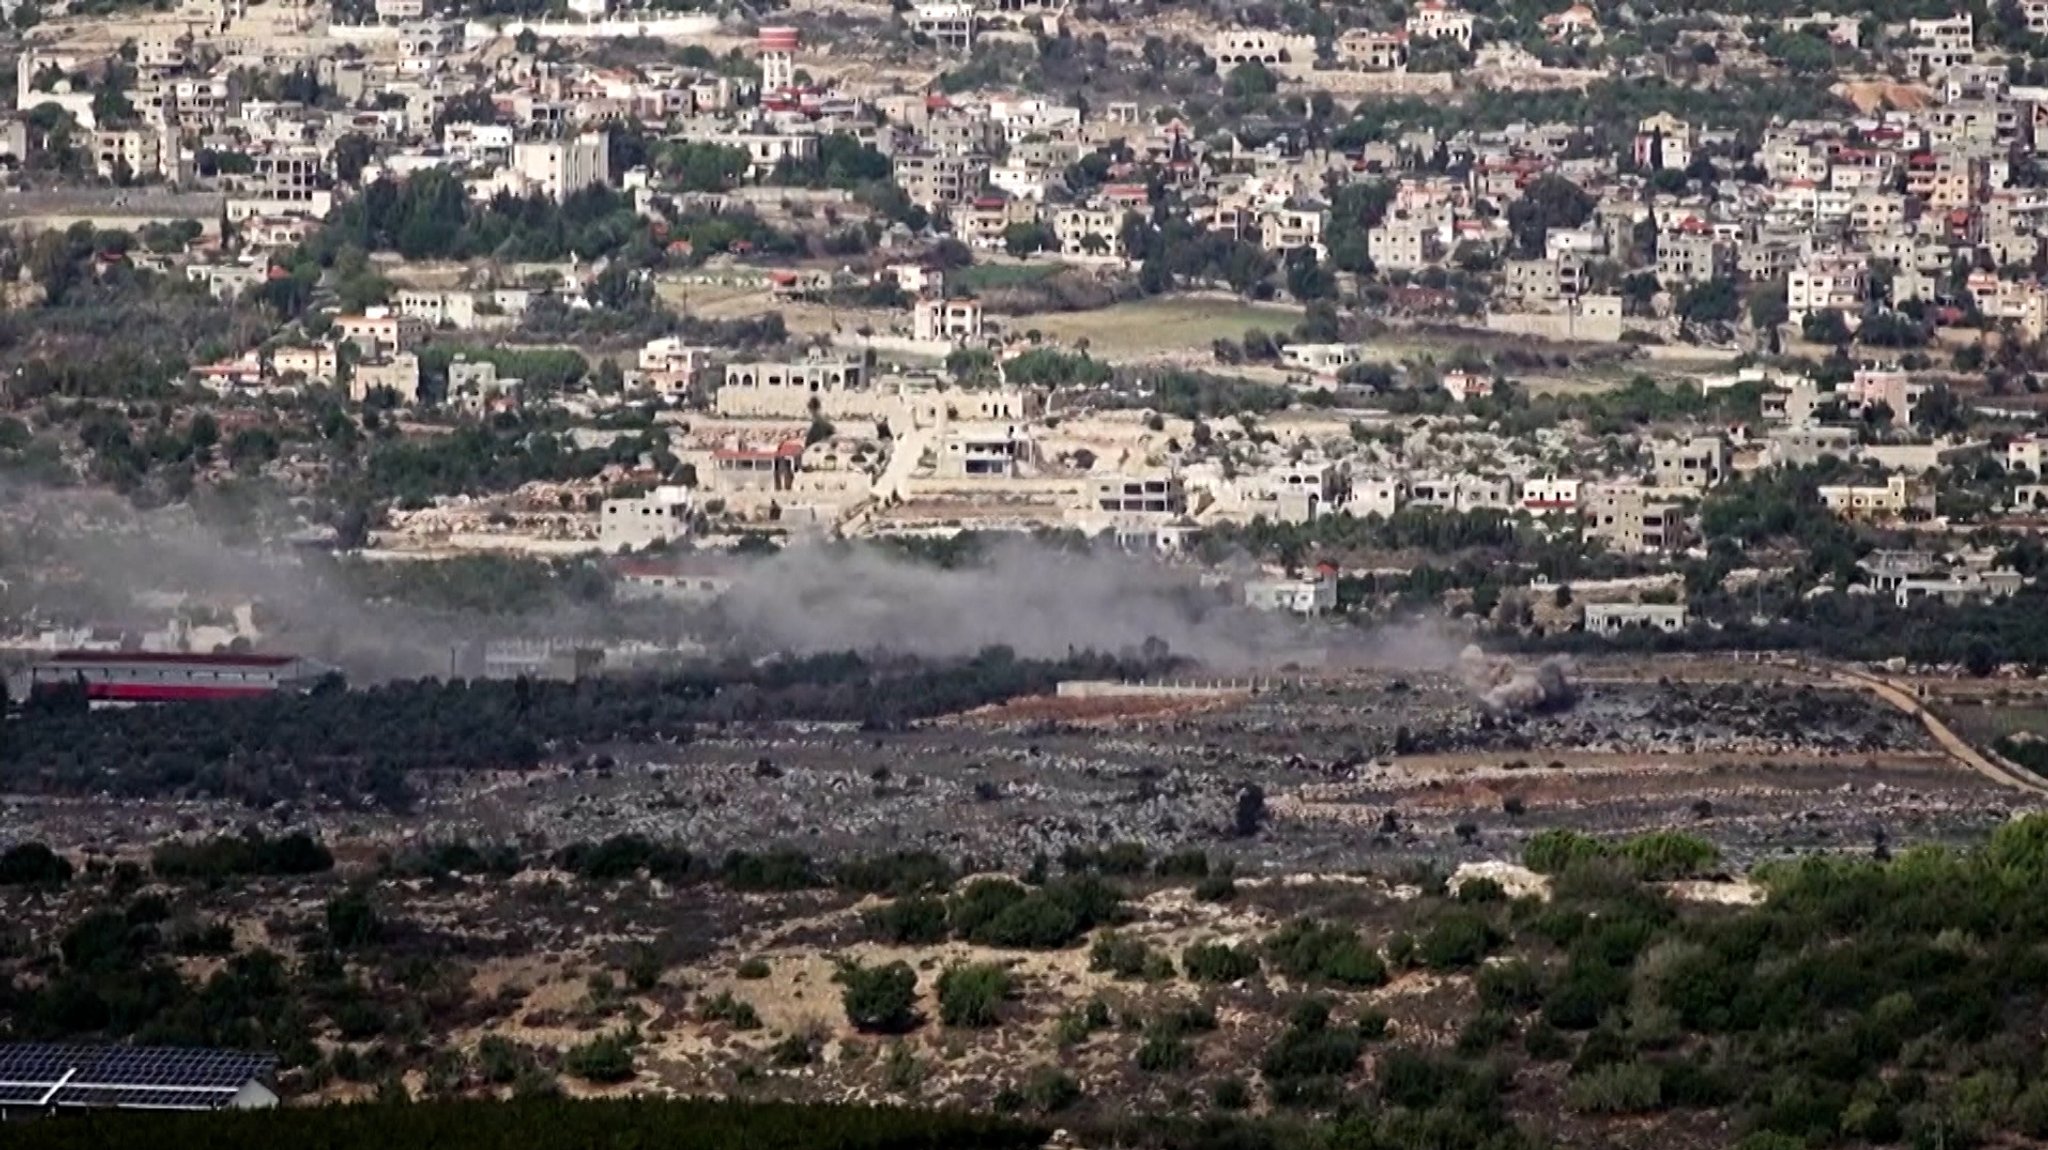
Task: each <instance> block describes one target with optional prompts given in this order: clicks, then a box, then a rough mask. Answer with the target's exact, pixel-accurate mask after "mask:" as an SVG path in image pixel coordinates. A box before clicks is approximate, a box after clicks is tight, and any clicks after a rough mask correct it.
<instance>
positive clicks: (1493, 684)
mask: <svg viewBox="0 0 2048 1150" xmlns="http://www.w3.org/2000/svg"><path fill="white" fill-rule="evenodd" d="M1572 671H1573V667H1572V664H1571V660H1569V659H1566V658H1564V657H1562V656H1557V657H1553V658H1549V659H1545V660H1543V661H1542V662H1540V663H1537V664H1535V665H1533V666H1531V665H1528V664H1525V663H1519V662H1517V661H1515V660H1513V659H1510V658H1507V657H1505V656H1500V655H1489V654H1487V653H1486V652H1484V651H1482V650H1480V649H1479V647H1478V646H1477V645H1474V646H1469V647H1466V648H1465V649H1464V650H1463V651H1461V652H1459V653H1458V677H1459V679H1461V680H1463V682H1464V684H1465V688H1466V689H1467V690H1469V691H1471V692H1472V694H1473V695H1474V696H1476V697H1477V698H1478V700H1479V705H1480V706H1482V707H1485V708H1486V709H1487V710H1488V711H1490V712H1492V713H1493V714H1495V715H1516V714H1548V713H1550V712H1554V711H1564V710H1569V709H1570V708H1571V705H1572V704H1573V703H1575V702H1577V701H1578V688H1577V687H1575V686H1574V685H1573V684H1572Z"/></svg>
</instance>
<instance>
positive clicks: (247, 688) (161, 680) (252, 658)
mask: <svg viewBox="0 0 2048 1150" xmlns="http://www.w3.org/2000/svg"><path fill="white" fill-rule="evenodd" d="M332 671H333V669H332V668H329V667H325V666H322V665H320V664H318V663H315V662H313V661H312V660H310V659H302V658H300V657H298V656H297V655H242V654H220V655H188V654H178V653H168V652H157V651H65V652H61V653H59V654H56V655H52V656H51V657H50V658H48V659H46V660H44V661H42V662H40V663H36V664H34V665H33V666H31V667H30V668H29V690H30V691H31V692H32V693H48V692H52V691H61V690H64V689H66V688H67V687H74V686H75V687H80V688H83V689H84V691H85V694H86V697H87V698H89V699H92V700H93V701H95V702H109V703H161V702H184V701H205V700H219V699H241V698H253V697H258V696H262V695H269V694H275V693H276V692H278V691H306V690H311V689H312V687H313V685H314V684H315V683H317V682H319V681H320V680H321V679H322V678H323V677H325V676H327V675H329V674H331V673H332Z"/></svg>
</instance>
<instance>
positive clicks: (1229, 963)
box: [1180, 942, 1259, 983]
mask: <svg viewBox="0 0 2048 1150" xmlns="http://www.w3.org/2000/svg"><path fill="white" fill-rule="evenodd" d="M1180 968H1181V969H1182V970H1183V971H1186V972H1187V976H1188V978H1190V979H1191V980H1193V981H1195V982H1214V983H1224V982H1237V981H1239V980H1241V979H1246V978H1250V977H1252V976H1253V975H1255V974H1257V973H1258V972H1259V956H1258V954H1257V953H1256V952H1254V951H1252V950H1251V949H1250V948H1249V947H1234V946H1225V945H1224V944H1222V943H1213V942H1198V943H1195V944H1194V945H1192V946H1190V947H1188V948H1187V949H1186V950H1183V951H1182V952H1181V955H1180Z"/></svg>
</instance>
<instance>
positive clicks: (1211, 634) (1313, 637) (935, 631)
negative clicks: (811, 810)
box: [718, 538, 1329, 669]
mask: <svg viewBox="0 0 2048 1150" xmlns="http://www.w3.org/2000/svg"><path fill="white" fill-rule="evenodd" d="M718 615H719V616H720V618H721V620H722V622H723V624H724V626H725V627H726V629H727V631H728V633H729V634H730V635H731V637H732V638H734V639H735V640H736V641H738V642H740V643H741V644H743V645H744V646H746V647H748V648H751V649H755V650H760V651H777V652H796V653H807V652H818V651H837V650H848V649H852V650H893V651H902V652H908V653H912V654H918V655H928V656H947V655H964V654H969V653H971V652H974V651H978V650H981V649H983V648H985V647H990V646H996V645H1002V646H1008V647H1010V648H1012V649H1014V650H1015V651H1016V652H1017V653H1018V654H1019V655H1022V656H1025V657H1030V658H1057V657H1059V656H1062V655H1064V654H1066V653H1067V652H1069V651H1075V650H1094V651H1105V652H1118V651H1128V650H1137V649H1140V648H1142V647H1144V646H1145V645H1146V644H1147V643H1148V642H1154V643H1165V644H1166V645H1167V646H1168V647H1170V648H1171V649H1172V650H1173V651H1174V652H1175V653H1177V654H1180V655H1184V656H1188V657H1192V658H1194V659H1196V660H1198V661H1200V662H1202V663H1204V664H1206V665H1208V666H1211V667H1216V668H1219V669H1222V668H1228V669H1249V668H1270V667H1279V666H1282V665H1286V664H1290V663H1293V664H1304V665H1314V664H1319V663H1321V662H1323V661H1324V659H1325V658H1326V655H1327V648H1328V646H1329V644H1328V642H1327V629H1324V634H1322V635H1318V634H1316V633H1314V632H1313V631H1312V629H1311V628H1309V627H1307V626H1305V625H1304V624H1303V623H1302V622H1301V621H1300V620H1296V619H1292V618H1287V617H1282V616H1277V615H1272V614H1263V613H1257V612H1253V611H1250V610H1248V609H1245V608H1243V607H1241V606H1239V605H1238V604H1237V602H1236V600H1235V599H1234V597H1233V595H1232V593H1231V591H1230V590H1229V589H1228V588H1225V587H1220V586H1210V585H1204V583H1203V581H1202V580H1201V579H1200V577H1199V576H1198V574H1197V572H1195V571H1194V570H1192V569H1189V568H1180V567H1172V566H1169V565H1166V564H1164V563H1161V562H1158V561H1156V560H1150V559H1146V558H1141V557H1138V556H1133V555H1127V554H1124V553H1122V552H1119V551H1115V550H1109V549H1095V550H1088V551H1074V550H1071V549H1064V548H1056V547H1053V546H1050V545H1047V544H1044V543H1040V542H1035V541H1033V540H1030V539H1025V538H1017V539H1009V540H1003V541H999V542H997V543H995V544H993V545H991V546H990V547H989V548H988V549H987V551H986V552H985V553H984V554H982V555H981V556H979V557H978V558H977V560H976V561H975V562H972V563H970V564H968V565H964V566H961V567H956V568H941V567H937V566H934V565H932V564H929V563H923V562H918V561H914V560H912V559H909V558H907V557H903V556H900V555H895V554H892V553H890V552H888V551H886V550H884V549H882V548H879V547H875V546H868V545H850V546H835V545H809V546H805V545H798V546H792V547H790V548H788V549H786V550H784V551H782V552H779V553H777V554H775V555H772V556H764V557H761V558H759V559H755V560H753V561H751V562H750V563H748V564H747V565H746V566H745V567H744V568H742V569H741V570H740V573H739V575H738V577H737V578H736V579H735V580H734V585H733V587H732V589H731V590H730V591H729V592H727V593H726V595H725V596H724V598H723V599H722V601H721V602H720V604H719V608H718Z"/></svg>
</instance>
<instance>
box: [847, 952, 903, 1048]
mask: <svg viewBox="0 0 2048 1150" xmlns="http://www.w3.org/2000/svg"><path fill="white" fill-rule="evenodd" d="M836 977H837V979H838V981H839V983H840V985H841V986H842V987H844V988H845V989H844V990H843V991H842V993H841V994H840V1001H841V1002H842V1003H843V1004H844V1005H845V1007H846V1017H847V1020H848V1021H850V1022H852V1023H853V1025H854V1028H855V1029H857V1030H860V1031H862V1032H864V1033H869V1034H902V1033H904V1032H905V1031H908V1030H911V1029H913V1028H914V1027H916V1026H917V972H916V971H914V970H912V969H910V967H909V965H908V964H906V963H902V962H892V963H889V964H888V965H886V966H874V967H867V966H854V965H849V966H845V967H842V968H841V969H840V971H839V973H838V975H837V976H836Z"/></svg>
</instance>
